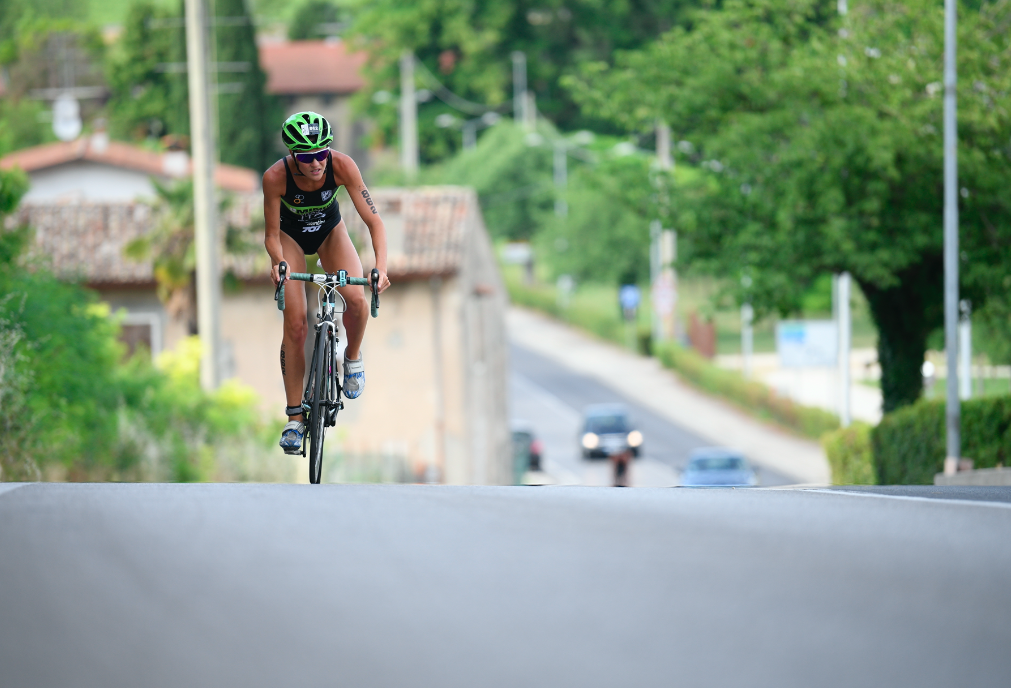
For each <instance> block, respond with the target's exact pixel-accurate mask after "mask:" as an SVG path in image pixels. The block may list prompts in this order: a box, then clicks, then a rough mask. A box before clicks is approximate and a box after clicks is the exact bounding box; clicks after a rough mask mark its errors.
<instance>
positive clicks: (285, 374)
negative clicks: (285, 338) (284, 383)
mask: <svg viewBox="0 0 1011 688" xmlns="http://www.w3.org/2000/svg"><path fill="white" fill-rule="evenodd" d="M287 376H288V374H287V373H286V372H285V371H284V344H282V345H281V377H287Z"/></svg>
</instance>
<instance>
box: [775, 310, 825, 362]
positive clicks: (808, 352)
mask: <svg viewBox="0 0 1011 688" xmlns="http://www.w3.org/2000/svg"><path fill="white" fill-rule="evenodd" d="M776 351H777V352H778V353H779V364H780V365H781V366H783V367H784V368H809V367H817V366H835V365H836V364H837V363H838V360H839V334H838V328H837V327H836V323H835V321H834V320H784V321H782V322H780V323H779V324H777V325H776Z"/></svg>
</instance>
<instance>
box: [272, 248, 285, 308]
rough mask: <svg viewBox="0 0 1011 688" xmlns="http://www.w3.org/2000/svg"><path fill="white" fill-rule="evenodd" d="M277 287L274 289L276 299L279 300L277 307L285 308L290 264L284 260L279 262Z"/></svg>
mask: <svg viewBox="0 0 1011 688" xmlns="http://www.w3.org/2000/svg"><path fill="white" fill-rule="evenodd" d="M277 276H278V280H277V288H276V289H275V290H274V300H275V301H277V309H278V310H279V311H283V310H284V283H285V282H286V281H288V264H287V263H285V262H284V261H283V260H282V261H281V262H280V263H278V264H277Z"/></svg>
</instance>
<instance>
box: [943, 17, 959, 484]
mask: <svg viewBox="0 0 1011 688" xmlns="http://www.w3.org/2000/svg"><path fill="white" fill-rule="evenodd" d="M957 7H958V3H957V1H956V0H944V348H945V357H946V358H947V363H948V384H947V390H946V391H947V400H946V405H945V413H944V415H945V429H946V430H947V456H946V457H945V459H944V473H945V474H946V475H954V474H955V472H956V471H957V470H958V460H959V459H960V458H961V457H962V406H961V401H960V400H959V398H958V130H957V128H956V112H957V111H956V100H955V98H956V92H955V87H956V85H957V81H958V76H957V71H956V65H955V48H956V44H955V38H956V34H955V23H956V20H957V17H956V10H957Z"/></svg>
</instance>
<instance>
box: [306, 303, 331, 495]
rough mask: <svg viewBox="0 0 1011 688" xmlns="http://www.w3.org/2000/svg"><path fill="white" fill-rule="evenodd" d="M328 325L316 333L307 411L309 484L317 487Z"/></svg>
mask: <svg viewBox="0 0 1011 688" xmlns="http://www.w3.org/2000/svg"><path fill="white" fill-rule="evenodd" d="M329 329H330V324H329V323H325V322H324V323H321V324H320V328H319V332H317V333H316V354H317V355H316V356H314V358H315V359H316V361H315V363H316V370H315V371H313V372H314V373H315V378H316V379H315V380H314V384H313V394H312V401H311V402H310V410H309V482H310V483H311V484H313V485H318V484H319V482H320V478H321V475H322V472H323V436H324V434H325V433H326V411H327V378H328V377H329V376H328V374H327V368H328V367H330V366H329V365H328V364H329V359H330V358H331V357H332V356H331V355H328V348H329V343H330V338H329V337H328V336H327V335H328V332H329Z"/></svg>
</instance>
